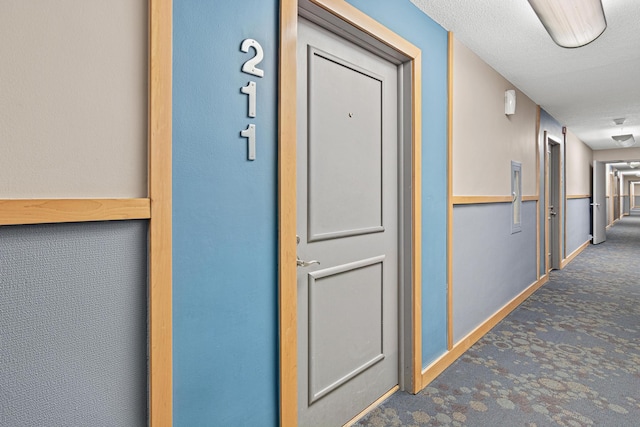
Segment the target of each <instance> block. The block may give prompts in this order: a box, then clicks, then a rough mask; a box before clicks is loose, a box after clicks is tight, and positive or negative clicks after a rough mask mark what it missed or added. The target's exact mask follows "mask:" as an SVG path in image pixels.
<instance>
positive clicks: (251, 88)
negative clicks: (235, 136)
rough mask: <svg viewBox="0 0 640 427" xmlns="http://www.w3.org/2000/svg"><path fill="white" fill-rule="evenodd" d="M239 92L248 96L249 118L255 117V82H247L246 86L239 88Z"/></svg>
mask: <svg viewBox="0 0 640 427" xmlns="http://www.w3.org/2000/svg"><path fill="white" fill-rule="evenodd" d="M240 92H242V93H244V94H245V95H249V111H248V113H247V114H248V115H249V117H255V116H256V82H249V84H248V85H246V86H244V87H241V88H240Z"/></svg>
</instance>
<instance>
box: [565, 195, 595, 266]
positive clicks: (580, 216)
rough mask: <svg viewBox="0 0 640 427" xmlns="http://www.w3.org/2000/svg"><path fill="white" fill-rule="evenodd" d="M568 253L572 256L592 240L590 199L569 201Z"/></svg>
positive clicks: (567, 254)
mask: <svg viewBox="0 0 640 427" xmlns="http://www.w3.org/2000/svg"><path fill="white" fill-rule="evenodd" d="M566 215H567V228H566V233H567V252H566V256H569V255H571V254H572V253H573V252H574V251H575V250H576V249H578V248H579V247H580V246H582V245H583V244H584V242H586V241H588V240H590V239H591V237H590V235H589V229H590V226H591V224H590V221H591V216H590V215H591V205H590V200H589V199H567V214H566Z"/></svg>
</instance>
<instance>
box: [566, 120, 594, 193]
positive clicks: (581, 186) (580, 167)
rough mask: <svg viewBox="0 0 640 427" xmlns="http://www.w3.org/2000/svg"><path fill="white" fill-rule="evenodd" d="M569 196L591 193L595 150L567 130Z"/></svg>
mask: <svg viewBox="0 0 640 427" xmlns="http://www.w3.org/2000/svg"><path fill="white" fill-rule="evenodd" d="M566 150H567V154H566V157H565V161H566V164H567V166H566V177H567V196H576V195H586V194H591V185H590V184H591V167H592V166H591V164H592V158H593V151H592V150H591V148H589V146H587V145H586V144H585V143H584V142H582V141H581V140H580V139H578V137H576V136H575V135H574V134H573V133H571V132H569V131H568V132H567V140H566Z"/></svg>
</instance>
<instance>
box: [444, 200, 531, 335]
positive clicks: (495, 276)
mask: <svg viewBox="0 0 640 427" xmlns="http://www.w3.org/2000/svg"><path fill="white" fill-rule="evenodd" d="M453 227H454V229H453V245H454V246H453V335H454V341H455V342H457V341H459V340H460V339H462V338H464V336H465V335H467V334H468V333H469V332H471V331H473V330H474V329H475V328H476V327H478V326H479V325H481V324H482V323H483V322H484V321H485V320H487V319H488V318H489V317H490V316H491V315H493V314H494V313H495V312H496V311H497V310H498V309H500V308H501V307H502V306H504V305H505V304H506V303H507V302H509V301H511V300H512V299H513V298H514V297H515V296H517V295H518V294H520V293H521V292H522V291H523V290H524V289H526V288H527V287H528V286H529V285H531V284H532V283H534V282H535V281H536V280H537V275H536V265H537V261H536V259H537V258H536V202H524V203H523V204H522V231H521V232H519V233H514V234H511V204H510V203H493V204H478V205H459V206H455V207H454V210H453Z"/></svg>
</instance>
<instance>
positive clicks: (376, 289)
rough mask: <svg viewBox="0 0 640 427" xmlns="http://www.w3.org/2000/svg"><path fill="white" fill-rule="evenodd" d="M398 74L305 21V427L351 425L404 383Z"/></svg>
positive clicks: (300, 158) (301, 399) (301, 170)
mask: <svg viewBox="0 0 640 427" xmlns="http://www.w3.org/2000/svg"><path fill="white" fill-rule="evenodd" d="M397 73H398V70H397V67H396V66H395V65H393V64H391V63H389V62H387V61H385V60H383V59H381V58H379V57H377V56H376V55H374V54H372V53H370V52H368V51H366V50H364V49H362V48H360V47H357V46H355V45H352V44H351V43H349V42H347V41H346V40H344V39H342V38H340V37H338V36H336V35H334V34H332V33H330V32H328V31H326V30H324V29H322V28H320V27H318V26H316V25H314V24H311V23H309V22H307V21H305V20H302V19H301V20H300V25H299V28H298V82H297V84H298V106H297V108H298V124H297V126H298V142H297V189H298V190H297V191H298V193H297V200H298V201H297V234H298V236H299V238H300V242H299V245H298V256H299V257H300V258H301V259H303V260H307V261H309V262H310V264H304V265H303V266H299V267H298V389H299V391H298V405H299V408H298V413H299V425H300V426H328V425H342V424H344V423H346V422H348V421H349V420H350V419H351V418H353V417H354V416H355V415H357V414H358V413H359V412H361V411H362V410H363V409H365V408H366V407H367V406H369V405H370V404H371V403H373V402H374V401H375V400H376V399H378V398H379V397H380V396H382V395H383V394H384V393H386V392H387V391H389V390H390V389H392V388H393V387H394V386H396V385H397V384H398V378H399V362H398V282H399V281H398V238H399V236H398V166H397V164H398V111H397V109H398V94H397V90H398V89H397V85H398V80H397ZM312 261H319V264H317V263H313V264H311V262H312Z"/></svg>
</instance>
